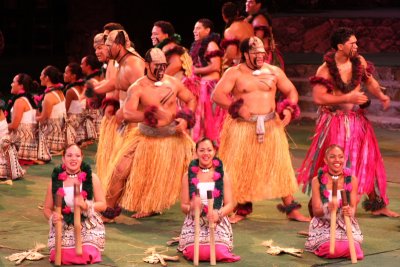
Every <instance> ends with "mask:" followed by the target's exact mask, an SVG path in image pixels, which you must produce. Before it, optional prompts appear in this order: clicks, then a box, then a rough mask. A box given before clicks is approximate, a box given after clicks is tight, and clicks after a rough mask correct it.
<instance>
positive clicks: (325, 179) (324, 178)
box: [321, 174, 328, 184]
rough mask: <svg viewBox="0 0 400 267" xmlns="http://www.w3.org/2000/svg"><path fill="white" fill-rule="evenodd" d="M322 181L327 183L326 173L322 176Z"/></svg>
mask: <svg viewBox="0 0 400 267" xmlns="http://www.w3.org/2000/svg"><path fill="white" fill-rule="evenodd" d="M321 183H322V184H327V183H328V177H327V176H326V175H325V174H324V175H323V176H322V178H321Z"/></svg>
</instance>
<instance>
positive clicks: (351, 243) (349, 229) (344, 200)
mask: <svg viewBox="0 0 400 267" xmlns="http://www.w3.org/2000/svg"><path fill="white" fill-rule="evenodd" d="M340 193H341V194H342V204H343V207H344V206H348V205H349V203H348V201H347V194H346V191H345V190H342V191H341V192H340ZM344 222H345V223H346V234H347V239H348V240H349V250H350V257H351V263H357V254H356V247H355V245H354V238H353V231H352V227H351V222H350V217H349V216H344Z"/></svg>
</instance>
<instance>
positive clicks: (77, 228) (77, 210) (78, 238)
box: [74, 183, 82, 255]
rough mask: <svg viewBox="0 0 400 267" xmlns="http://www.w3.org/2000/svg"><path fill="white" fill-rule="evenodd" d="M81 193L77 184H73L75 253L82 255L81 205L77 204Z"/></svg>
mask: <svg viewBox="0 0 400 267" xmlns="http://www.w3.org/2000/svg"><path fill="white" fill-rule="evenodd" d="M80 195H81V188H80V185H79V184H77V183H76V184H74V200H75V203H74V234H75V253H76V255H82V223H81V207H80V206H79V205H77V200H78V197H80Z"/></svg>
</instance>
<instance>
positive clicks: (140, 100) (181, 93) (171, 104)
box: [123, 63, 196, 132]
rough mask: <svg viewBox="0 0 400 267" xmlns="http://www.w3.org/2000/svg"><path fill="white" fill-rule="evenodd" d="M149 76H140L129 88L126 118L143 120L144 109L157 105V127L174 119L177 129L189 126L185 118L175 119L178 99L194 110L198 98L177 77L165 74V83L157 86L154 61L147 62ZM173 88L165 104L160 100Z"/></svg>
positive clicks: (163, 80) (179, 130)
mask: <svg viewBox="0 0 400 267" xmlns="http://www.w3.org/2000/svg"><path fill="white" fill-rule="evenodd" d="M146 68H147V69H148V72H147V73H148V75H149V77H150V78H151V79H152V80H151V79H149V77H148V76H144V77H142V78H140V79H139V80H138V81H137V82H136V83H134V84H133V85H132V86H131V87H130V88H129V90H128V98H127V100H126V104H125V106H124V109H123V112H124V118H125V119H126V120H128V121H130V122H143V121H144V111H145V110H146V109H147V108H149V107H151V106H155V107H157V112H156V113H157V115H156V116H157V117H158V124H157V127H161V126H165V125H168V124H170V123H171V122H172V121H173V120H176V121H178V125H177V131H178V132H183V131H185V130H186V128H187V123H186V121H185V120H183V119H180V118H179V119H175V116H176V110H177V104H176V103H177V102H176V99H177V98H178V99H180V100H182V101H183V102H184V103H185V104H186V107H187V108H189V109H190V110H192V111H194V109H195V108H196V99H195V97H194V96H193V94H192V93H191V92H190V91H189V90H188V89H187V88H186V87H185V86H184V85H183V84H182V83H181V82H180V81H179V80H177V79H176V78H174V77H172V76H169V75H164V76H163V78H162V79H161V81H162V83H163V85H162V86H159V87H157V86H155V85H154V81H153V80H155V77H154V75H153V74H152V73H151V71H150V69H151V70H154V68H155V64H154V63H150V64H149V63H146ZM171 90H172V92H173V96H171V97H170V98H169V99H168V101H167V102H166V103H164V104H161V103H160V100H161V99H162V98H163V97H165V96H166V95H167V94H168V93H169V92H170V91H171Z"/></svg>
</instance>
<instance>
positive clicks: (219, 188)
mask: <svg viewBox="0 0 400 267" xmlns="http://www.w3.org/2000/svg"><path fill="white" fill-rule="evenodd" d="M212 163H213V166H214V169H215V171H214V175H213V180H214V181H215V187H214V191H213V197H214V207H213V209H220V208H221V207H222V200H223V197H224V170H223V164H222V161H221V160H220V159H219V158H217V157H215V158H214V159H213V161H212ZM199 171H200V167H199V160H198V159H195V160H192V161H191V162H190V164H189V171H188V179H189V197H190V199H192V197H193V196H194V195H195V194H196V193H195V192H196V189H197V184H198V183H199V179H198V178H197V173H198V172H199ZM207 211H208V207H207V206H204V208H203V211H202V216H205V215H206V214H207Z"/></svg>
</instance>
